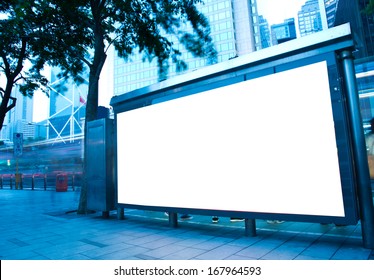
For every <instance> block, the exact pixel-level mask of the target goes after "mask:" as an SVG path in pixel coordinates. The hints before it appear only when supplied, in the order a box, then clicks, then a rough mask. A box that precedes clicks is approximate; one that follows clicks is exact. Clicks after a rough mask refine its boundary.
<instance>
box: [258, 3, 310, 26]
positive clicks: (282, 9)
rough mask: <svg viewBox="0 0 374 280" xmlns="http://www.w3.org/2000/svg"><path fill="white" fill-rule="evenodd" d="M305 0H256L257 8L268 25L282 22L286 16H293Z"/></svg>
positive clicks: (295, 15)
mask: <svg viewBox="0 0 374 280" xmlns="http://www.w3.org/2000/svg"><path fill="white" fill-rule="evenodd" d="M306 1H307V0H257V8H258V12H259V14H260V15H263V16H264V17H265V18H266V19H267V21H268V23H269V25H272V24H277V23H282V22H283V21H284V20H285V19H287V18H295V20H297V13H298V12H299V11H300V9H301V6H302V5H304V4H305V2H306Z"/></svg>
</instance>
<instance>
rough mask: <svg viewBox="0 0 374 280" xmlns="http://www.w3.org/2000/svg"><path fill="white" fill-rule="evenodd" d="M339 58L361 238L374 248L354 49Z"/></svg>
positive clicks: (373, 216) (366, 244) (365, 245)
mask: <svg viewBox="0 0 374 280" xmlns="http://www.w3.org/2000/svg"><path fill="white" fill-rule="evenodd" d="M340 58H341V60H342V65H343V69H344V74H343V75H344V82H345V87H346V90H347V103H348V113H349V121H350V127H351V132H352V144H353V147H352V148H353V149H352V150H353V157H354V161H355V171H356V179H357V194H358V202H359V211H360V218H361V231H362V239H363V243H364V247H365V248H370V249H374V208H373V198H372V194H371V182H370V174H369V165H368V160H367V152H366V143H365V136H364V130H363V127H362V117H361V112H360V104H359V97H358V88H357V83H356V76H355V68H354V63H353V59H354V58H353V54H352V50H344V51H342V52H341V53H340Z"/></svg>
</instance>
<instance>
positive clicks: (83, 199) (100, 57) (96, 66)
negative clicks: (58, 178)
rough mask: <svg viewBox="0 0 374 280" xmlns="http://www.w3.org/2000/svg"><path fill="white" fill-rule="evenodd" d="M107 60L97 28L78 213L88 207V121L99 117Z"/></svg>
mask: <svg viewBox="0 0 374 280" xmlns="http://www.w3.org/2000/svg"><path fill="white" fill-rule="evenodd" d="M105 60H106V54H105V44H104V36H103V34H102V32H101V28H98V29H97V30H96V34H95V50H94V59H93V63H92V64H91V65H90V73H89V82H88V94H87V103H86V118H85V124H84V134H85V137H84V159H83V182H82V188H81V194H80V199H79V206H78V211H77V212H78V214H86V213H87V211H88V210H89V209H87V188H88V187H89V186H88V183H87V177H86V174H87V172H86V170H87V168H89V164H88V162H87V157H86V155H87V138H86V135H87V123H88V122H90V121H93V120H95V119H96V117H97V108H98V104H99V79H100V74H101V70H102V69H103V66H104V63H105Z"/></svg>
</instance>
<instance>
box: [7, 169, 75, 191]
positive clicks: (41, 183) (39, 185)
mask: <svg viewBox="0 0 374 280" xmlns="http://www.w3.org/2000/svg"><path fill="white" fill-rule="evenodd" d="M61 174H64V175H66V176H67V186H68V189H69V188H71V189H72V190H73V191H74V190H75V188H76V187H79V186H81V182H82V173H81V172H62V171H58V172H57V171H55V172H52V173H32V174H19V176H18V177H17V176H16V175H15V174H0V189H5V188H8V189H31V190H36V189H39V190H45V191H46V190H56V186H57V176H59V175H61Z"/></svg>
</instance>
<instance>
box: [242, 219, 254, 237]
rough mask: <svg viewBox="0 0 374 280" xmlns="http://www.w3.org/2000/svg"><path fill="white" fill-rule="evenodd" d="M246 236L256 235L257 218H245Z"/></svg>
mask: <svg viewBox="0 0 374 280" xmlns="http://www.w3.org/2000/svg"><path fill="white" fill-rule="evenodd" d="M244 225H245V236H250V237H254V236H256V235H257V234H256V220H255V219H245V220H244Z"/></svg>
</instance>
